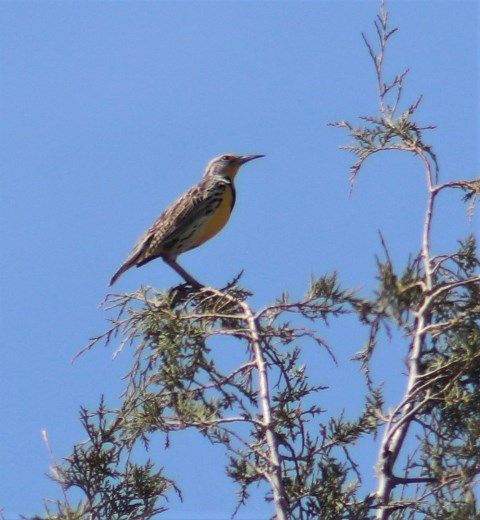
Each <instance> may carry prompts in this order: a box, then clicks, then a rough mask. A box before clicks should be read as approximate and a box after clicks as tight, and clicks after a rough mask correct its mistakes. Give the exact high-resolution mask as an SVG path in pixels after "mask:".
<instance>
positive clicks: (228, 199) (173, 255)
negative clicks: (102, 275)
mask: <svg viewBox="0 0 480 520" xmlns="http://www.w3.org/2000/svg"><path fill="white" fill-rule="evenodd" d="M259 157H264V156H263V155H233V154H226V155H220V156H218V157H215V158H214V159H212V160H211V161H210V162H209V163H208V165H207V168H206V169H205V173H204V175H203V177H202V179H201V180H200V182H199V183H198V184H196V185H195V186H193V187H192V188H190V189H189V190H188V191H187V192H185V193H184V194H183V195H182V196H181V197H180V198H178V199H177V200H176V201H175V202H174V203H173V204H171V205H170V206H169V207H168V208H167V209H166V210H165V211H164V212H163V213H162V214H161V215H160V217H159V218H158V219H157V220H156V221H155V222H154V223H153V225H152V226H151V227H150V228H149V229H148V230H147V231H146V233H145V234H144V235H142V237H141V238H140V239H139V240H138V242H137V243H136V245H135V247H134V248H133V250H132V252H131V253H130V255H129V256H128V258H127V259H126V260H125V262H124V263H123V264H122V265H121V267H120V269H119V270H118V271H117V272H116V273H115V274H114V275H113V277H112V279H111V280H110V285H113V284H114V283H115V282H116V281H117V279H118V278H119V276H120V275H122V274H123V273H124V272H125V271H127V270H128V269H130V268H131V267H133V266H135V267H140V266H142V265H145V264H146V263H148V262H150V261H151V260H155V258H162V259H163V260H164V261H165V262H166V263H167V264H168V265H169V266H170V267H172V268H173V269H174V270H175V271H176V272H177V273H178V274H179V275H180V276H182V278H183V279H184V280H185V281H186V282H188V283H189V284H190V285H192V286H194V287H201V284H199V282H197V281H196V280H195V279H194V278H193V277H192V276H191V275H190V274H189V273H188V272H187V271H185V269H183V267H181V266H180V265H179V264H178V263H177V257H178V255H180V254H182V253H185V252H186V251H190V250H191V249H194V248H195V247H198V246H200V245H202V244H203V243H204V242H206V241H207V240H210V239H211V238H212V237H214V236H215V235H216V234H217V233H218V232H219V231H220V230H221V229H223V227H224V226H225V224H226V223H227V222H228V219H229V218H230V214H231V212H232V209H233V206H234V205H235V186H234V179H235V176H236V174H237V173H238V170H239V169H240V167H241V166H242V165H243V164H245V163H247V162H249V161H252V160H253V159H258V158H259Z"/></svg>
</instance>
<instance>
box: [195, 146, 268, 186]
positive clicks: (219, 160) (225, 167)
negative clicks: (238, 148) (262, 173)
mask: <svg viewBox="0 0 480 520" xmlns="http://www.w3.org/2000/svg"><path fill="white" fill-rule="evenodd" d="M259 157H265V156H264V155H235V154H233V153H227V154H223V155H219V156H218V157H215V158H214V159H212V160H211V161H210V162H209V163H208V165H207V169H206V170H205V176H211V175H219V176H221V177H225V178H228V179H231V180H233V179H234V178H235V175H237V173H238V170H239V169H240V166H242V164H245V163H247V162H249V161H253V159H258V158H259Z"/></svg>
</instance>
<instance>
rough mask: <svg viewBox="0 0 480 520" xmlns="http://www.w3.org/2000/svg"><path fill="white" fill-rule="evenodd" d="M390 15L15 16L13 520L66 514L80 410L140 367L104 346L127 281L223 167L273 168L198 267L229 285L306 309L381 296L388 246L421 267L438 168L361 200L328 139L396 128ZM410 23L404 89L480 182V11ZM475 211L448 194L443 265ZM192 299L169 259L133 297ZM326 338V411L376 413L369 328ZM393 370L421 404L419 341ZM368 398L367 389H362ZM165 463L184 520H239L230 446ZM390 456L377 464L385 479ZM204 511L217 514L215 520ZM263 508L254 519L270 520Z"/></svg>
mask: <svg viewBox="0 0 480 520" xmlns="http://www.w3.org/2000/svg"><path fill="white" fill-rule="evenodd" d="M377 9H378V3H377V2H373V1H372V2H370V1H355V2H346V1H345V2H343V1H340V2H337V1H335V2H334V1H330V2H327V1H310V2H297V1H289V2H283V1H280V2H266V1H265V2H264V1H245V2H240V1H229V2H227V1H185V2H180V1H176V2H173V1H171V2H161V1H157V2H153V1H152V2H142V1H138V2H133V1H130V2H98V1H96V2H95V1H91V2H81V1H77V2H67V1H65V2H41V1H38V2H20V1H14V2H7V1H3V2H1V3H0V67H1V80H0V103H1V114H2V115H1V118H0V132H1V142H2V146H1V148H0V170H1V172H2V184H1V196H2V215H1V216H2V219H1V220H2V242H3V247H2V253H1V260H0V261H1V270H0V277H1V278H0V280H1V289H2V295H3V297H2V301H1V322H2V340H3V341H2V343H3V345H2V350H1V364H0V367H1V369H0V370H1V378H0V385H1V396H2V398H1V400H0V416H1V417H2V427H1V429H0V440H1V442H0V466H1V467H2V475H1V476H0V490H1V491H0V506H2V507H4V508H5V512H6V514H7V517H8V518H18V514H19V513H22V514H27V515H28V514H33V513H38V512H40V511H41V509H42V499H43V498H46V497H55V496H58V489H57V487H56V486H55V485H54V484H52V483H51V482H50V481H49V480H48V479H47V478H45V476H44V473H45V472H46V471H47V470H48V466H49V464H50V460H49V455H48V452H47V449H46V448H45V446H44V444H43V441H42V438H41V430H42V429H44V428H46V429H47V430H48V434H49V438H50V442H51V445H52V449H53V451H54V453H55V456H56V457H58V458H61V457H62V456H65V455H67V454H68V453H69V451H70V449H71V447H72V445H73V444H74V443H75V442H78V441H80V440H82V439H83V432H82V431H81V428H80V425H79V421H78V408H79V405H80V404H83V405H86V406H88V407H95V406H96V404H97V402H98V399H99V396H100V395H101V394H105V395H106V397H107V400H108V401H109V403H110V404H112V405H114V404H115V403H117V402H118V400H117V398H118V396H119V394H120V392H121V389H122V382H121V376H122V375H123V374H124V373H125V372H126V370H127V368H128V366H129V361H130V353H129V352H128V351H126V352H125V353H124V354H123V355H122V356H120V357H119V358H117V360H116V361H115V362H113V361H112V359H111V354H112V351H110V350H105V349H101V348H99V349H97V350H95V351H93V352H91V353H89V354H88V355H86V356H84V357H83V358H81V359H80V360H78V361H77V362H76V363H75V364H73V365H72V364H71V362H70V361H71V359H72V357H73V355H74V354H75V353H76V352H77V351H78V350H79V349H80V348H81V347H82V346H83V345H84V344H85V342H86V340H87V339H88V338H89V337H91V336H93V335H95V334H97V333H99V332H100V331H102V329H103V327H105V325H106V324H105V322H104V318H105V315H104V314H103V312H102V311H101V310H99V309H98V308H97V304H98V303H99V302H100V301H101V300H102V299H103V298H104V296H105V294H106V291H107V282H108V280H109V278H110V276H111V275H112V274H113V272H114V271H115V270H116V269H117V267H118V266H119V265H120V263H121V262H122V261H123V260H124V258H125V256H126V255H127V253H128V252H129V251H130V248H131V246H132V245H133V244H134V242H135V240H136V239H137V238H138V236H139V235H140V233H141V232H142V231H143V230H144V229H145V228H146V227H147V226H149V225H150V223H151V222H152V221H153V219H154V218H156V216H158V214H159V213H160V212H161V211H162V210H163V208H164V207H165V206H166V205H167V204H168V203H170V202H171V201H172V200H173V199H174V198H175V197H176V196H178V195H179V194H180V193H181V192H182V191H183V190H184V189H186V188H188V187H189V186H190V185H192V184H194V183H195V182H196V181H197V180H198V179H199V177H200V175H201V173H202V170H203V167H204V165H205V164H206V162H207V161H208V160H209V159H210V158H211V157H213V156H214V155H217V154H219V153H223V152H236V153H245V154H250V153H263V154H266V155H267V157H266V158H265V159H262V160H259V161H255V162H254V163H251V164H249V165H248V166H246V167H245V168H244V170H242V171H241V173H240V175H239V177H238V182H237V188H238V202H237V206H236V208H235V212H234V215H233V217H232V219H231V222H230V224H229V226H228V227H227V228H226V229H225V230H224V231H223V232H222V233H221V234H220V235H219V236H218V237H216V238H215V239H214V240H212V241H211V242H209V243H208V244H207V245H205V246H204V247H202V248H200V249H198V250H195V251H192V252H190V253H188V254H186V255H184V256H183V257H182V264H183V265H184V266H185V267H186V268H187V269H189V270H190V271H191V272H192V273H194V274H195V275H196V276H197V277H198V278H199V279H200V280H202V281H204V282H205V283H210V284H214V285H217V286H222V285H224V284H225V282H226V281H227V280H230V279H231V278H232V277H233V276H234V275H235V274H237V273H238V272H239V271H240V270H241V269H245V275H244V279H243V280H244V284H245V285H246V286H247V287H249V288H251V289H252V290H254V292H255V297H254V298H253V299H252V304H253V305H255V306H257V307H258V306H261V305H265V304H267V303H269V302H271V301H272V300H273V299H274V298H275V297H277V296H278V295H279V294H280V293H281V292H282V291H283V290H288V291H289V292H291V294H292V295H299V294H301V293H302V291H303V290H304V288H305V287H306V285H307V283H308V280H309V278H310V276H311V274H312V273H317V274H322V273H325V272H327V271H332V270H337V271H338V272H339V274H340V278H341V280H342V281H343V284H344V285H345V286H351V287H356V288H360V289H362V290H363V291H365V292H366V293H367V292H368V291H369V290H371V288H372V287H373V283H374V281H373V276H374V272H375V262H374V254H375V253H379V251H380V248H379V243H378V233H377V230H378V229H381V230H382V231H383V233H384V236H385V238H386V240H387V242H388V244H389V246H390V248H391V252H392V256H393V258H394V260H395V261H396V262H397V265H398V266H400V267H401V266H402V265H403V264H404V263H405V261H406V259H407V257H408V254H409V253H410V252H415V251H417V248H418V246H419V241H420V224H421V222H422V218H423V210H424V198H425V197H424V195H425V193H424V185H423V177H422V171H421V169H420V168H419V165H418V164H417V163H415V162H414V161H412V160H411V159H409V158H407V157H403V156H399V155H391V156H383V157H376V158H375V159H374V160H372V161H371V163H369V165H368V167H367V168H366V169H365V171H363V172H362V173H361V175H360V177H359V180H358V184H357V186H356V189H355V191H354V193H353V196H352V197H350V198H349V197H348V171H347V170H348V166H349V164H350V160H351V158H350V157H348V155H347V154H346V153H344V152H341V151H339V150H338V146H339V145H341V144H343V143H344V142H345V141H346V136H345V135H344V134H343V133H342V132H341V131H340V130H336V129H333V128H330V127H327V123H328V122H329V121H332V120H339V119H350V120H352V119H355V118H356V116H357V115H362V114H367V113H375V110H376V103H377V100H376V94H375V83H374V76H373V71H372V68H371V64H370V62H369V58H368V55H367V52H366V49H365V48H364V46H363V44H362V41H361V38H360V32H361V31H370V34H373V33H372V32H371V29H372V27H371V21H372V18H373V17H374V16H375V15H376V13H377ZM390 9H391V16H392V22H393V23H394V24H395V25H398V26H400V31H399V33H398V35H397V36H396V37H395V39H394V40H393V45H392V47H391V48H390V49H389V51H388V64H387V71H388V70H389V71H391V72H392V73H396V72H399V71H401V70H402V69H403V68H405V67H407V66H409V67H411V69H412V70H411V73H410V76H409V78H408V80H407V86H406V89H405V97H406V99H408V100H411V101H413V100H414V99H415V98H416V96H417V95H418V94H421V93H423V94H424V95H425V99H424V102H423V103H422V106H421V108H420V110H419V112H418V118H419V120H420V121H421V122H422V123H425V124H430V123H434V124H437V125H438V129H437V130H436V131H435V132H433V133H431V134H430V137H429V139H430V143H431V144H433V146H434V147H435V149H436V151H437V152H438V156H439V160H440V165H441V168H442V172H441V175H442V179H443V180H449V179H457V178H472V177H475V176H478V158H479V157H478V65H477V63H478V58H479V56H478V3H477V2H467V1H435V2H431V1H417V2H413V1H409V2H403V1H402V2H400V1H396V2H395V1H393V2H391V3H390ZM459 199H460V197H459V196H458V194H454V195H444V196H443V199H442V201H441V207H440V208H439V209H440V210H441V212H440V213H439V214H438V215H437V218H436V219H435V221H434V250H435V251H437V252H440V251H442V252H443V251H445V249H447V248H451V247H454V246H455V243H456V240H457V239H458V238H461V237H463V236H465V235H466V234H467V233H471V232H473V231H477V230H478V218H474V219H473V221H471V222H470V223H469V222H468V221H467V219H466V218H465V210H464V208H463V206H462V204H461V203H460V202H459ZM177 282H178V278H177V275H176V274H175V273H174V272H173V271H171V270H169V269H168V268H167V267H166V266H165V265H163V264H162V263H161V262H153V263H151V264H149V265H148V266H145V267H144V268H142V269H139V270H133V271H129V272H128V273H127V274H125V275H124V276H123V277H122V278H121V280H120V281H119V282H118V285H117V286H116V289H118V290H121V291H130V290H134V289H135V288H137V287H138V286H139V285H140V284H144V285H145V284H151V285H155V286H157V287H159V288H163V287H168V286H170V285H172V284H175V283H177ZM321 333H322V334H323V335H324V336H325V337H326V338H327V339H328V340H329V341H330V342H331V343H332V345H333V347H334V350H335V352H336V353H337V356H338V358H339V360H340V366H339V367H338V368H335V367H334V366H333V365H332V364H331V362H330V361H329V359H328V358H327V357H326V356H325V355H324V354H323V353H322V352H318V351H317V350H316V349H315V348H314V347H311V349H310V350H309V351H307V353H306V359H307V361H308V364H309V366H310V367H311V371H312V372H311V373H312V376H313V377H314V378H316V380H317V381H318V382H319V383H320V384H329V385H331V389H330V390H329V391H328V392H325V393H324V394H322V396H321V399H322V402H321V403H320V404H321V406H323V407H326V408H329V409H330V410H332V411H336V410H341V409H343V408H345V409H346V410H347V412H348V413H352V414H353V413H354V412H355V410H356V409H357V408H358V405H359V403H360V402H361V395H362V387H361V384H362V378H361V375H360V373H359V370H358V366H357V365H356V364H354V363H352V362H350V361H349V359H350V358H351V357H352V355H353V354H354V353H355V352H356V351H357V350H358V349H359V348H360V347H361V345H362V344H363V341H364V339H365V334H366V331H363V330H361V329H359V327H358V326H357V325H356V323H355V321H354V320H353V319H351V318H347V319H345V320H343V321H340V322H338V323H335V324H333V325H332V327H331V328H330V329H327V330H321ZM382 348H383V350H382V352H381V353H380V354H379V355H378V356H377V359H376V365H375V367H376V370H375V373H376V375H377V377H378V378H379V380H383V381H385V382H386V389H387V395H388V396H389V398H391V399H395V397H398V395H399V392H400V391H401V389H402V387H403V381H402V375H401V371H402V365H401V360H402V359H403V356H404V350H402V346H401V342H397V343H395V344H386V345H383V347H382ZM356 388H358V391H357V390H355V389H356ZM161 444H162V443H161V440H159V442H158V446H155V447H154V449H153V452H152V456H153V458H155V459H156V460H158V462H159V464H160V465H163V466H165V467H166V471H167V474H168V475H170V476H171V477H173V478H175V479H177V481H178V484H179V485H180V487H182V488H183V490H184V493H185V502H184V504H180V503H179V502H178V501H177V500H175V498H174V497H172V501H171V511H170V512H169V513H167V514H166V515H164V518H166V519H168V518H170V519H174V518H175V519H183V520H185V519H187V518H192V519H193V518H197V519H221V518H228V517H229V516H230V514H231V512H232V510H233V508H234V504H235V497H234V494H233V486H232V484H231V482H230V481H228V480H227V479H226V477H225V476H224V469H223V455H222V451H221V450H220V449H218V448H217V449H212V448H210V447H209V446H208V445H207V444H206V442H205V441H204V440H203V439H200V438H198V437H197V436H196V435H194V434H192V433H182V434H180V435H179V436H178V438H177V440H176V441H174V442H173V447H172V449H171V450H169V451H168V452H167V453H163V452H162V450H161ZM374 455H375V454H374V452H373V451H372V449H371V447H369V446H363V447H362V446H361V447H360V448H359V457H360V460H361V462H362V465H363V467H364V468H366V471H367V473H368V474H369V477H368V478H367V482H366V484H367V486H368V484H369V483H370V484H371V483H372V482H373V469H372V465H373V461H374ZM200 512H201V513H200ZM269 513H270V506H269V505H265V504H263V502H262V500H261V499H260V498H259V496H256V495H255V493H254V497H253V500H252V502H251V503H250V504H249V506H248V507H247V508H245V509H243V510H242V512H241V515H240V518H243V519H247V518H250V519H254V518H255V519H257V518H266V517H267V516H268V514H269Z"/></svg>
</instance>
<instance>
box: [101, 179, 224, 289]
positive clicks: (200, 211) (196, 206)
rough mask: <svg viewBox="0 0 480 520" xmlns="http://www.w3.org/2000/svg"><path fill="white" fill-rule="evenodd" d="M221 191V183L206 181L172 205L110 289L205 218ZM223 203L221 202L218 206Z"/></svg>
mask: <svg viewBox="0 0 480 520" xmlns="http://www.w3.org/2000/svg"><path fill="white" fill-rule="evenodd" d="M218 189H219V185H218V183H211V182H209V181H207V179H204V180H202V181H201V182H200V183H199V184H197V185H195V186H193V188H190V189H189V190H188V191H187V192H185V193H184V194H183V195H182V196H181V197H179V198H178V199H177V200H176V201H175V202H174V203H173V204H171V205H170V206H169V207H168V208H167V209H166V210H165V211H164V212H163V213H162V214H161V215H160V216H159V217H158V218H157V220H156V221H155V222H154V223H153V224H152V225H151V226H150V228H149V229H148V230H147V231H146V232H145V233H144V234H143V235H142V236H141V237H140V239H139V240H138V241H137V243H136V244H135V246H134V248H133V249H132V252H131V253H130V254H129V255H128V257H127V259H126V260H125V262H124V263H123V264H122V265H121V267H120V269H119V270H118V271H117V272H116V273H115V274H114V275H113V277H112V279H111V281H110V285H113V284H114V283H115V281H116V280H117V279H118V277H119V276H120V275H121V274H122V273H124V272H125V271H127V270H128V269H130V268H131V267H133V266H135V265H136V266H140V265H143V264H146V263H147V262H149V261H150V260H153V259H154V258H158V257H159V256H161V255H162V250H163V245H164V244H165V243H168V242H169V241H172V242H173V241H176V239H177V237H179V236H182V235H183V234H184V232H185V230H186V229H187V228H189V227H190V226H191V224H192V223H193V222H195V221H197V220H199V219H200V218H202V217H203V216H205V209H206V208H207V206H209V205H211V204H212V193H213V192H214V191H216V190H218ZM220 202H221V200H220V198H219V201H218V204H220ZM214 209H215V208H214Z"/></svg>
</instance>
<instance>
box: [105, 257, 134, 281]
mask: <svg viewBox="0 0 480 520" xmlns="http://www.w3.org/2000/svg"><path fill="white" fill-rule="evenodd" d="M133 265H135V264H134V263H132V262H125V263H124V264H123V265H122V266H121V267H120V269H119V270H118V271H117V272H116V273H115V274H114V275H113V276H112V279H111V280H110V283H109V284H108V285H109V286H110V287H111V286H112V285H113V284H114V283H115V282H116V281H117V280H118V279H119V278H120V276H122V274H123V273H124V272H125V271H128V269H130V267H132V266H133Z"/></svg>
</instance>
